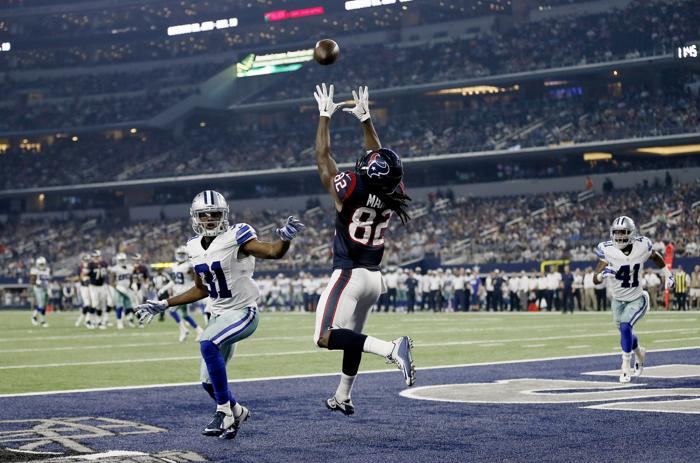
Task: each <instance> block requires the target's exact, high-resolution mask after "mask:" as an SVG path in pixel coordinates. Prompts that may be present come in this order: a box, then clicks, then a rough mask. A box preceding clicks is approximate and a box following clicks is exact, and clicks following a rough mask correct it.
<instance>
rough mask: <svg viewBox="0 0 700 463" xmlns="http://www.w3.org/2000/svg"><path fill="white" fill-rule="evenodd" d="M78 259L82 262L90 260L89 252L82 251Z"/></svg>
mask: <svg viewBox="0 0 700 463" xmlns="http://www.w3.org/2000/svg"><path fill="white" fill-rule="evenodd" d="M80 260H82V261H83V262H89V261H90V254H88V253H87V252H84V253H82V254H81V255H80Z"/></svg>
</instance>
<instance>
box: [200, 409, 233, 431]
mask: <svg viewBox="0 0 700 463" xmlns="http://www.w3.org/2000/svg"><path fill="white" fill-rule="evenodd" d="M225 421H228V422H229V423H224V422H225ZM231 421H233V416H227V415H226V413H224V412H216V413H214V419H212V420H211V422H210V423H209V424H208V425H207V427H206V428H204V430H203V431H202V434H203V435H205V436H220V435H221V433H223V432H224V429H226V428H225V427H224V425H225V424H228V425H229V426H230V422H231Z"/></svg>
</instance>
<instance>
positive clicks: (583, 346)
mask: <svg viewBox="0 0 700 463" xmlns="http://www.w3.org/2000/svg"><path fill="white" fill-rule="evenodd" d="M589 347H591V346H589V345H581V346H566V348H567V349H588V348H589Z"/></svg>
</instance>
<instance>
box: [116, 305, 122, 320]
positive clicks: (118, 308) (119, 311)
mask: <svg viewBox="0 0 700 463" xmlns="http://www.w3.org/2000/svg"><path fill="white" fill-rule="evenodd" d="M115 312H116V313H117V320H121V319H122V314H123V313H124V309H122V308H121V307H117V308H116V309H115Z"/></svg>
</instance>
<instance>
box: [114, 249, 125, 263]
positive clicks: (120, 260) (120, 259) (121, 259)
mask: <svg viewBox="0 0 700 463" xmlns="http://www.w3.org/2000/svg"><path fill="white" fill-rule="evenodd" d="M114 259H115V260H116V261H117V265H126V254H124V253H123V252H120V253H119V254H117V255H116V256H115V258H114Z"/></svg>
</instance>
